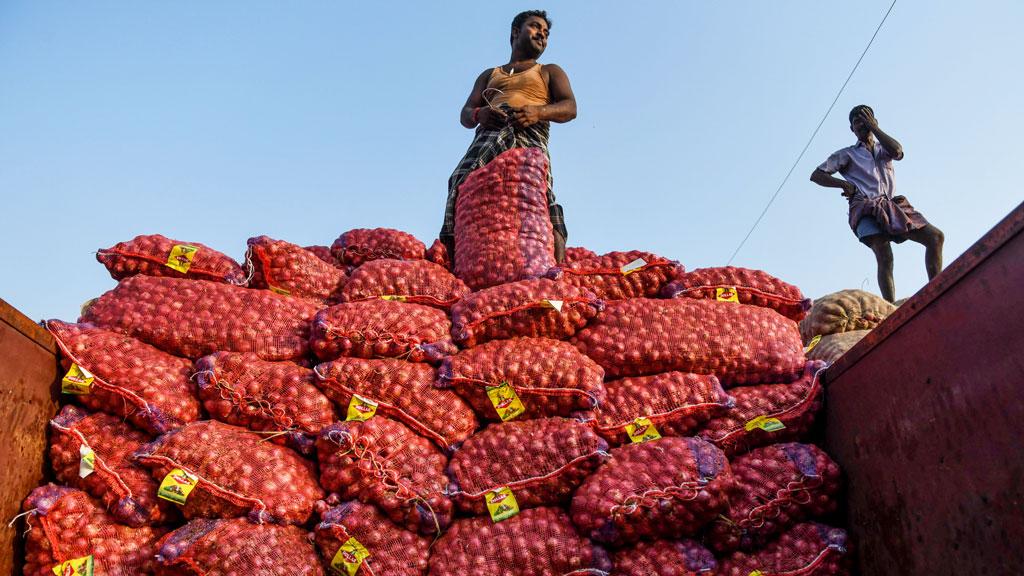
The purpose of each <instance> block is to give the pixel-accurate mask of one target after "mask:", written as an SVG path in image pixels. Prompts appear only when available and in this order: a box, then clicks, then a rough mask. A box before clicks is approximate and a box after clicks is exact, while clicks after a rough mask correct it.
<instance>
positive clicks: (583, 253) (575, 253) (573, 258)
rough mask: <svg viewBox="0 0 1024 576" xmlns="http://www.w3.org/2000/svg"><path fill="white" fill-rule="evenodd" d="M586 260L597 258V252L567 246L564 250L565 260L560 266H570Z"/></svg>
mask: <svg viewBox="0 0 1024 576" xmlns="http://www.w3.org/2000/svg"><path fill="white" fill-rule="evenodd" d="M588 258H597V252H594V251H593V250H590V249H589V248H583V247H580V246H569V247H568V248H566V249H565V260H563V261H562V264H571V263H573V262H578V261H580V260H586V259H588Z"/></svg>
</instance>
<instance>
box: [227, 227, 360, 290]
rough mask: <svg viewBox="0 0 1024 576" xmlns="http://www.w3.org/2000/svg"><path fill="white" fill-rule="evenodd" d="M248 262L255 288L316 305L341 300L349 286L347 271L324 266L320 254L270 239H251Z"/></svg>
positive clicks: (252, 286)
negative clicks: (343, 290) (340, 297)
mask: <svg viewBox="0 0 1024 576" xmlns="http://www.w3.org/2000/svg"><path fill="white" fill-rule="evenodd" d="M248 244H249V252H248V253H247V254H246V257H245V261H246V265H247V266H248V267H249V270H250V273H251V275H252V276H251V278H250V280H249V286H250V287H251V288H265V289H269V290H272V291H274V292H276V293H278V294H283V295H286V296H294V297H296V298H307V299H309V300H313V301H316V302H318V303H319V302H326V301H331V300H337V299H338V298H339V296H340V294H341V290H342V288H343V287H344V286H345V281H346V280H347V276H345V271H344V270H341V269H339V268H337V267H336V266H334V265H332V264H328V263H327V262H324V261H323V259H321V258H320V257H319V256H317V255H316V254H313V253H312V252H310V251H308V250H306V249H304V248H302V247H301V246H297V245H295V244H292V243H290V242H285V241H283V240H274V239H273V238H270V237H268V236H257V237H255V238H249V242H248Z"/></svg>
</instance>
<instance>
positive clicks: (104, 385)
mask: <svg viewBox="0 0 1024 576" xmlns="http://www.w3.org/2000/svg"><path fill="white" fill-rule="evenodd" d="M46 329H47V330H49V331H50V333H51V334H53V337H54V339H55V340H56V342H57V346H59V347H60V349H61V352H62V354H63V356H64V357H65V359H66V363H68V362H73V363H75V364H78V365H79V366H80V367H82V368H84V369H85V370H87V371H88V372H89V373H91V374H92V375H93V376H94V380H93V383H92V388H91V389H90V392H89V394H81V395H75V398H76V399H77V401H78V402H80V403H81V404H82V405H84V406H86V407H88V408H90V409H92V410H101V411H103V412H107V413H110V414H113V415H115V416H119V417H122V418H126V419H127V420H128V421H129V422H131V423H132V424H135V425H136V426H138V427H139V428H142V429H143V430H146V431H148V432H151V433H153V434H163V433H164V432H167V431H168V430H172V429H174V428H177V427H179V426H182V425H183V424H186V423H188V422H192V421H194V420H196V419H198V418H199V402H198V401H197V400H196V398H195V384H193V383H192V382H191V381H189V375H190V374H191V373H192V363H191V362H189V361H188V360H186V359H184V358H177V357H175V356H171V355H170V354H167V353H166V352H161V351H160V350H157V349H156V348H154V347H152V346H150V345H148V344H145V343H143V342H139V341H138V340H136V339H134V338H130V337H128V336H125V335H123V334H118V333H116V332H111V331H109V330H103V329H101V328H97V327H95V326H93V325H92V324H68V323H66V322H61V321H60V320H48V321H47V322H46ZM67 367H68V366H66V367H65V368H67Z"/></svg>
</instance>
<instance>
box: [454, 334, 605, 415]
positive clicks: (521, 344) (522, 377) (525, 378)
mask: <svg viewBox="0 0 1024 576" xmlns="http://www.w3.org/2000/svg"><path fill="white" fill-rule="evenodd" d="M603 379H604V369H602V368H601V367H600V366H598V365H597V363H595V362H594V361H593V360H591V359H590V358H587V357H586V356H584V355H583V354H582V353H581V352H580V351H579V350H577V349H576V348H575V347H574V346H573V345H571V344H569V343H568V342H561V341H559V340H551V339H550V338H512V339H511V340H493V341H491V342H486V343H484V344H481V345H479V346H477V347H475V348H470V349H469V350H462V351H461V352H459V353H458V354H456V355H454V356H449V357H448V358H445V359H444V362H442V363H441V367H440V368H439V369H438V379H437V385H438V386H440V387H445V388H447V387H451V388H452V389H454V390H455V392H457V393H458V394H459V396H461V397H462V398H464V399H465V400H466V401H467V402H469V404H470V406H472V407H473V409H474V410H476V413H477V414H478V415H479V416H480V418H481V419H483V420H487V421H491V422H500V421H501V418H500V417H499V416H498V412H497V410H496V409H495V407H494V404H493V403H492V402H491V399H490V397H489V396H487V387H488V386H499V385H501V384H502V383H503V382H507V383H509V384H510V385H511V386H512V388H513V389H514V390H515V392H516V395H517V396H518V397H519V400H520V401H521V402H522V404H523V407H524V408H525V409H526V411H525V412H523V414H522V415H521V416H518V417H519V418H523V419H526V418H544V417H548V416H572V415H574V414H575V413H577V412H581V411H590V410H593V409H594V408H595V407H596V406H597V405H599V404H600V403H602V402H603V401H604V398H605V389H604V384H603V383H602V380H603Z"/></svg>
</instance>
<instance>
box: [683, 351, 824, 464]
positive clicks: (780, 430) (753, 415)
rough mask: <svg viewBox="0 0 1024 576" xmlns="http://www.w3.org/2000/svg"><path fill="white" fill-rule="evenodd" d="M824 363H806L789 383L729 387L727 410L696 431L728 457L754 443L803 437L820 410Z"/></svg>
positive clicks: (741, 451)
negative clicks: (730, 401) (731, 404)
mask: <svg viewBox="0 0 1024 576" xmlns="http://www.w3.org/2000/svg"><path fill="white" fill-rule="evenodd" d="M824 368H825V364H824V363H823V362H819V361H812V362H808V363H807V364H806V366H805V367H804V373H803V375H802V376H801V377H800V379H799V380H797V381H795V382H792V383H790V384H761V385H758V386H740V387H737V388H732V389H730V390H729V394H730V395H731V396H732V397H733V399H734V400H735V401H736V405H735V406H733V408H732V409H731V410H729V411H728V412H726V413H725V414H723V415H721V416H717V417H715V418H713V419H711V420H710V421H708V422H707V423H706V424H705V425H704V426H703V427H702V428H701V430H700V432H699V434H700V436H702V437H703V438H704V439H705V440H707V441H709V442H711V443H712V444H714V445H715V446H718V447H719V448H721V449H722V450H723V451H724V452H725V454H726V455H727V456H729V457H730V458H731V457H733V456H735V455H737V454H742V453H744V452H747V451H748V450H751V449H753V448H757V447H758V446H766V445H768V444H774V443H776V442H788V441H792V440H799V439H801V438H803V437H804V436H805V435H806V434H807V432H808V431H809V430H810V429H811V426H812V425H814V416H815V414H817V413H818V411H819V410H820V409H821V401H822V386H821V380H820V378H819V377H820V375H821V371H822V370H823V369H824Z"/></svg>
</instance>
